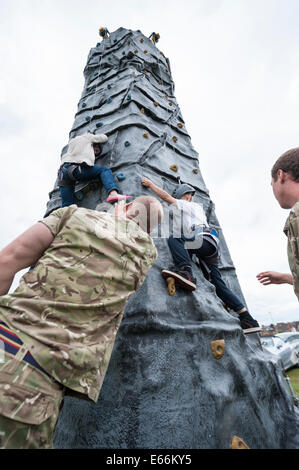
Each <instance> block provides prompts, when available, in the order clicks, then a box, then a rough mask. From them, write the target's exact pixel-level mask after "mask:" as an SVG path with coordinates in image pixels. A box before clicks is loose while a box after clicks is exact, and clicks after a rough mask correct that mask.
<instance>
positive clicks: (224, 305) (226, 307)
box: [222, 302, 231, 313]
mask: <svg viewBox="0 0 299 470" xmlns="http://www.w3.org/2000/svg"><path fill="white" fill-rule="evenodd" d="M222 305H223V307H224V308H225V310H226V311H227V312H228V313H229V312H230V311H231V308H229V307H228V306H227V305H226V304H225V303H224V302H222Z"/></svg>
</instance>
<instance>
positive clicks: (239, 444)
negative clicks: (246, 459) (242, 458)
mask: <svg viewBox="0 0 299 470" xmlns="http://www.w3.org/2000/svg"><path fill="white" fill-rule="evenodd" d="M231 448H232V449H249V447H248V446H247V445H246V444H245V442H244V441H243V439H241V438H240V437H238V436H234V437H233V440H232V444H231Z"/></svg>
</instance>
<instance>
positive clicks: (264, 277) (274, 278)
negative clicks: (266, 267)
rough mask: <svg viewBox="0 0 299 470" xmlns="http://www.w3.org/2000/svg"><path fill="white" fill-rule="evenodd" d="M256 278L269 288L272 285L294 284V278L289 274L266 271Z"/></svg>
mask: <svg viewBox="0 0 299 470" xmlns="http://www.w3.org/2000/svg"><path fill="white" fill-rule="evenodd" d="M256 277H257V279H258V281H259V282H260V283H261V284H263V285H264V286H269V285H270V284H293V276H292V275H291V274H287V273H277V272H276V271H264V272H262V273H259V274H258V275H257V276H256Z"/></svg>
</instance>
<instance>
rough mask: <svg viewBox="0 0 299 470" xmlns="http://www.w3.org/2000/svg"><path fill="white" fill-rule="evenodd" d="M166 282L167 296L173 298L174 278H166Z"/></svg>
mask: <svg viewBox="0 0 299 470" xmlns="http://www.w3.org/2000/svg"><path fill="white" fill-rule="evenodd" d="M166 281H167V289H168V293H169V295H171V296H174V295H175V282H174V278H173V277H168V278H167V279H166Z"/></svg>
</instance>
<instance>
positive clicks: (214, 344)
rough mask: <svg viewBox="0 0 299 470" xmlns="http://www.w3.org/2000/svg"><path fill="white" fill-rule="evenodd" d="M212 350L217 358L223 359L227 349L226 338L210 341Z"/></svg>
mask: <svg viewBox="0 0 299 470" xmlns="http://www.w3.org/2000/svg"><path fill="white" fill-rule="evenodd" d="M210 346H211V350H212V353H213V356H214V357H215V359H221V358H222V356H223V354H224V351H225V341H224V339H219V340H217V341H211V342H210Z"/></svg>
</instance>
